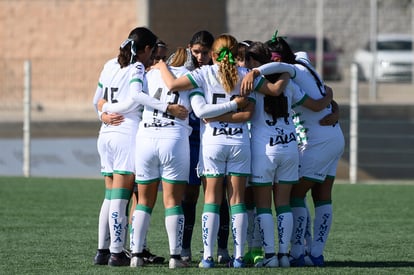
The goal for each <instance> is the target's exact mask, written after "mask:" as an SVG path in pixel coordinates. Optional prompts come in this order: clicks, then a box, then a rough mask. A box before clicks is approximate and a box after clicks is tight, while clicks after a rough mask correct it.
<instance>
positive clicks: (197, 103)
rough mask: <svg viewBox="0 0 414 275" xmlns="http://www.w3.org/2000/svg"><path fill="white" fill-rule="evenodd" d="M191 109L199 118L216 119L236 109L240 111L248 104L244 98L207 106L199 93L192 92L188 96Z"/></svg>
mask: <svg viewBox="0 0 414 275" xmlns="http://www.w3.org/2000/svg"><path fill="white" fill-rule="evenodd" d="M190 101H191V107H192V108H193V111H194V113H195V115H196V116H197V117H199V118H209V117H216V116H219V115H222V114H225V113H228V112H231V111H236V110H237V109H242V108H244V107H245V106H246V105H247V104H248V99H247V98H244V97H235V98H234V99H233V100H231V101H229V102H225V103H220V104H208V103H207V102H206V100H205V98H204V95H203V94H202V93H200V92H194V93H192V94H191V95H190Z"/></svg>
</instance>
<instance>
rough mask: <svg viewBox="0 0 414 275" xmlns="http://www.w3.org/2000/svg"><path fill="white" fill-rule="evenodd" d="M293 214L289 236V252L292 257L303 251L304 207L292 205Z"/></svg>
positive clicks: (305, 215)
mask: <svg viewBox="0 0 414 275" xmlns="http://www.w3.org/2000/svg"><path fill="white" fill-rule="evenodd" d="M292 214H293V231H292V238H291V248H290V254H291V255H292V257H294V258H298V257H299V256H301V255H302V254H303V251H304V237H305V226H306V217H307V213H306V208H305V207H292Z"/></svg>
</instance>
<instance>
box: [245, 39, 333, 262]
mask: <svg viewBox="0 0 414 275" xmlns="http://www.w3.org/2000/svg"><path fill="white" fill-rule="evenodd" d="M270 61H271V54H270V51H269V50H268V48H267V47H265V46H264V45H263V43H261V42H253V43H252V44H251V46H250V47H249V48H248V49H247V52H246V64H247V66H248V67H249V68H254V67H258V66H260V65H262V64H265V63H268V62H270ZM279 77H280V75H269V76H266V78H267V79H268V80H269V81H272V82H275V81H277V80H278V79H279ZM331 100H332V94H330V95H329V96H326V97H324V98H322V99H321V100H318V101H315V100H313V99H312V98H310V97H308V96H307V95H306V94H305V93H304V92H303V90H302V89H300V88H299V86H297V85H296V84H294V83H293V82H292V81H289V83H288V85H287V87H286V89H285V91H284V93H283V94H282V95H280V96H278V97H274V96H264V95H262V94H257V96H256V110H255V113H254V115H253V117H252V120H251V149H252V175H251V178H250V182H249V183H250V185H251V186H253V194H254V198H255V205H256V211H257V218H256V219H257V224H258V225H259V229H260V232H262V239H263V247H264V252H265V257H264V259H263V260H262V261H259V262H258V263H256V264H255V266H258V267H277V266H279V265H280V266H281V267H289V266H290V263H289V258H288V251H289V243H290V239H291V236H292V227H293V216H292V211H291V208H290V192H291V189H292V185H293V184H296V183H297V182H298V180H299V176H298V166H299V153H298V150H297V142H296V132H295V126H294V123H293V121H292V112H291V106H292V105H303V106H305V107H307V108H310V109H312V110H313V111H320V110H322V109H323V108H325V107H326V106H327V105H328V104H330V102H331ZM272 189H273V190H274V204H275V208H276V212H277V226H278V233H279V234H278V240H279V242H278V243H279V252H278V255H277V256H276V254H275V247H274V223H273V216H272V211H271V201H272Z"/></svg>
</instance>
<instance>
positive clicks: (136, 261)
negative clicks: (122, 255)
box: [129, 256, 144, 267]
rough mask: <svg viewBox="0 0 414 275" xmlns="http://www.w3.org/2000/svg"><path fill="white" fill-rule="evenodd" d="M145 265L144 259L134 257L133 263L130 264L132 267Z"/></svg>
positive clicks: (132, 258)
mask: <svg viewBox="0 0 414 275" xmlns="http://www.w3.org/2000/svg"><path fill="white" fill-rule="evenodd" d="M143 265H144V259H143V258H141V257H137V256H132V257H131V263H130V265H129V266H130V267H140V266H143Z"/></svg>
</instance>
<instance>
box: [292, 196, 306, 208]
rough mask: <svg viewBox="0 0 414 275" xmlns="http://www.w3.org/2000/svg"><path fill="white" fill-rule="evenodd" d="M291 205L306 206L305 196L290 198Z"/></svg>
mask: <svg viewBox="0 0 414 275" xmlns="http://www.w3.org/2000/svg"><path fill="white" fill-rule="evenodd" d="M290 206H291V207H306V206H305V200H304V198H291V199H290Z"/></svg>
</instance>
